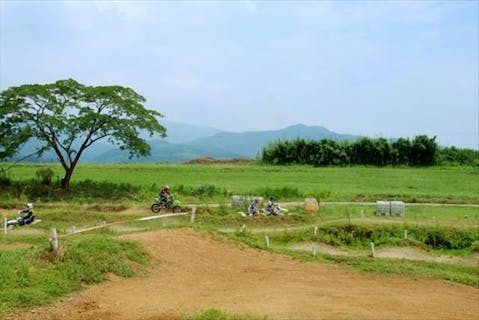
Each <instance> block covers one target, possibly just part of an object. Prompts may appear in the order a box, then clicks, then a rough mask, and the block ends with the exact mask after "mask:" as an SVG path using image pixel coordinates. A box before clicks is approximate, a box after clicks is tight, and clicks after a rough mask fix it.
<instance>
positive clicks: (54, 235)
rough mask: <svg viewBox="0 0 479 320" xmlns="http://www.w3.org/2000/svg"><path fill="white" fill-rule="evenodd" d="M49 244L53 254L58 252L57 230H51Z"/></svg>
mask: <svg viewBox="0 0 479 320" xmlns="http://www.w3.org/2000/svg"><path fill="white" fill-rule="evenodd" d="M50 235H51V236H50V242H51V243H52V249H53V252H57V251H58V237H57V229H55V228H52V229H51V233H50Z"/></svg>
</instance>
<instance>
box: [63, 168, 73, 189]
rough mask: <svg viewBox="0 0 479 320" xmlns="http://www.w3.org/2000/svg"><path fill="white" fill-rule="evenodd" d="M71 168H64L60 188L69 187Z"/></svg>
mask: <svg viewBox="0 0 479 320" xmlns="http://www.w3.org/2000/svg"><path fill="white" fill-rule="evenodd" d="M72 174H73V168H71V167H70V168H68V169H65V176H64V177H63V178H62V180H61V188H62V189H65V190H66V189H68V188H69V187H70V179H71V178H72Z"/></svg>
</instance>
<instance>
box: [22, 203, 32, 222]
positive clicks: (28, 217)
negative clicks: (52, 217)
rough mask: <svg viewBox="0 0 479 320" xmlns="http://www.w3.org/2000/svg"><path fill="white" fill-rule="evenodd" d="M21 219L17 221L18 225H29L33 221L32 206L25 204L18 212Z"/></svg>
mask: <svg viewBox="0 0 479 320" xmlns="http://www.w3.org/2000/svg"><path fill="white" fill-rule="evenodd" d="M19 214H20V217H21V219H20V220H19V223H20V225H24V224H30V223H32V222H33V221H34V220H35V213H34V212H33V204H32V203H27V205H26V206H25V209H23V210H22V211H20V212H19Z"/></svg>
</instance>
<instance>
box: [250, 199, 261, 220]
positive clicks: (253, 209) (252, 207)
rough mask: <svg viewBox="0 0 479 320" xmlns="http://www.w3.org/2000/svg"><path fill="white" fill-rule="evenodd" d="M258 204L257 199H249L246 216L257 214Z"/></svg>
mask: <svg viewBox="0 0 479 320" xmlns="http://www.w3.org/2000/svg"><path fill="white" fill-rule="evenodd" d="M258 205H259V199H253V201H251V203H250V204H249V206H248V216H250V217H252V216H257V215H259V208H258Z"/></svg>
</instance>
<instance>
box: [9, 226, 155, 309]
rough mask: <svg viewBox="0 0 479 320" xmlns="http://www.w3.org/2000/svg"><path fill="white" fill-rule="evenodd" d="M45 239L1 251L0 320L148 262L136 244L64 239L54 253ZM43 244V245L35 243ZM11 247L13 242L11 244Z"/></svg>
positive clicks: (19, 240)
mask: <svg viewBox="0 0 479 320" xmlns="http://www.w3.org/2000/svg"><path fill="white" fill-rule="evenodd" d="M45 239H46V238H45V237H44V236H38V235H37V236H35V235H30V236H23V237H22V236H20V237H18V236H17V237H16V239H15V241H12V240H10V241H8V243H10V244H11V245H12V246H11V247H9V246H8V245H6V244H5V243H6V242H7V241H5V242H4V241H3V240H4V239H3V238H2V239H1V240H2V243H4V245H3V246H2V250H1V251H0V261H1V262H2V263H0V279H1V281H0V317H1V316H2V315H3V314H6V313H7V312H11V311H13V310H16V309H19V308H31V307H34V306H39V305H43V304H45V303H48V302H51V301H53V299H55V298H57V297H59V296H62V295H65V294H68V293H70V292H72V291H76V290H80V289H81V288H83V287H84V286H85V285H90V284H95V283H99V282H101V281H102V280H103V279H104V278H105V276H106V274H108V273H113V274H116V275H119V276H123V277H130V276H132V275H134V274H135V272H136V271H135V270H136V268H135V267H134V265H135V264H146V263H147V260H148V258H147V255H146V253H145V252H144V251H143V250H142V249H141V248H140V247H139V246H138V245H137V244H135V243H133V242H127V241H119V240H114V239H112V238H110V237H105V236H104V235H84V236H77V237H75V238H68V239H63V240H62V246H63V247H62V249H61V250H60V253H59V254H58V255H56V254H53V253H52V252H51V251H50V249H49V246H48V242H47V241H46V240H45ZM38 243H41V245H38ZM13 244H16V245H15V246H13Z"/></svg>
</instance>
